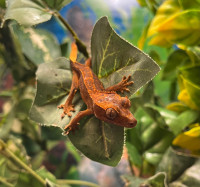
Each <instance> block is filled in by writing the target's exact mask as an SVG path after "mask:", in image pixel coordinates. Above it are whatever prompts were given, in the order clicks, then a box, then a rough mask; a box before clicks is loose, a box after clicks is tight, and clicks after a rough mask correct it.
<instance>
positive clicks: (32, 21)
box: [0, 0, 200, 187]
mask: <svg viewBox="0 0 200 187" xmlns="http://www.w3.org/2000/svg"><path fill="white" fill-rule="evenodd" d="M69 2H70V1H69V0H59V1H51V0H34V1H29V0H23V1H22V0H15V1H12V0H9V1H8V4H7V8H6V11H4V9H3V8H4V6H5V5H4V3H2V4H1V7H2V9H1V17H3V15H4V13H5V12H6V13H5V16H4V19H5V20H8V19H9V20H10V21H9V22H8V21H6V22H5V23H4V26H3V28H2V29H1V30H0V41H1V43H0V51H1V53H0V66H1V70H0V76H1V77H3V76H5V73H4V72H5V71H7V72H8V68H9V71H10V72H11V73H12V76H13V78H14V80H15V85H14V86H13V87H12V88H11V89H10V90H6V91H1V92H0V95H1V97H4V98H6V99H7V102H6V104H4V112H3V113H2V114H1V116H0V117H1V122H0V139H1V142H0V176H1V177H0V186H13V184H14V185H17V186H26V185H28V184H30V183H32V185H33V186H45V185H48V186H69V185H72V184H77V185H81V184H82V185H84V184H85V185H88V186H96V185H95V184H91V183H85V182H83V181H77V180H73V179H74V178H75V176H76V175H77V170H76V169H75V170H74V169H73V168H74V167H73V165H72V166H70V167H69V170H67V171H66V170H65V168H64V169H63V168H62V167H61V165H62V164H63V163H65V162H66V160H61V164H60V165H59V163H60V162H56V163H54V164H55V166H56V167H57V169H56V170H57V171H60V173H59V172H57V174H56V173H54V175H52V174H51V173H50V172H48V171H47V170H46V169H44V168H40V166H41V161H42V160H44V158H45V159H51V158H50V156H51V155H50V156H49V154H50V150H52V149H53V148H54V147H56V146H63V147H64V153H63V154H66V155H73V158H74V160H75V161H76V162H79V161H80V156H79V155H78V154H77V152H76V151H75V150H74V149H73V148H71V146H70V142H69V141H67V140H66V137H64V136H62V135H61V133H62V128H63V127H64V125H66V124H67V123H68V121H69V120H70V119H69V118H65V119H64V120H61V119H60V114H61V112H62V111H59V110H58V109H57V106H58V105H59V104H60V103H63V102H64V100H65V99H66V97H67V93H68V91H69V88H70V84H71V71H70V66H69V65H70V64H69V61H68V59H67V58H64V57H61V56H65V55H66V53H67V51H66V50H65V49H66V47H67V46H68V43H64V44H62V45H61V46H60V45H59V44H58V43H57V41H56V40H55V38H54V37H53V35H52V34H51V33H50V32H48V31H44V30H42V29H37V28H35V27H32V26H33V25H36V24H39V23H41V22H44V21H47V20H49V19H50V18H51V17H52V16H54V17H56V18H57V20H58V21H59V22H60V23H61V24H63V25H64V27H65V28H66V29H67V30H68V31H69V32H70V33H71V34H72V36H73V38H74V40H75V41H76V43H77V45H78V48H79V52H80V53H82V54H83V58H87V57H88V52H87V49H86V47H85V45H84V44H83V42H82V41H81V40H80V39H79V38H78V36H77V34H76V33H75V32H74V31H73V29H71V27H70V26H69V24H68V23H67V22H66V21H65V20H64V19H63V18H62V17H61V16H60V14H59V13H58V10H60V9H61V8H62V7H63V6H64V5H66V4H67V3H69ZM138 2H139V3H140V5H141V6H144V7H143V8H140V9H137V10H136V9H134V12H133V17H132V19H133V22H134V24H133V26H134V25H135V23H137V21H138V20H139V21H138V22H140V23H141V24H138V25H136V26H135V27H133V28H132V29H131V30H128V31H125V32H124V33H122V36H124V37H125V38H126V39H127V40H129V41H130V42H131V43H133V44H134V45H138V46H139V47H140V48H143V50H144V51H145V52H147V53H149V55H150V56H151V57H152V58H153V59H154V60H155V61H156V62H157V63H158V64H159V65H160V66H161V68H162V71H161V73H159V75H158V76H156V78H155V79H154V80H153V81H150V82H149V83H148V84H147V85H146V86H145V87H144V88H143V89H141V90H139V88H141V87H142V86H144V85H145V84H146V83H147V82H148V81H149V80H151V79H152V78H153V77H154V76H155V74H156V73H157V72H158V71H159V68H158V66H157V65H156V64H155V63H154V61H153V60H152V59H151V58H149V57H148V56H147V55H145V54H144V53H142V52H141V51H140V50H138V49H137V48H135V47H133V46H132V45H130V44H129V43H127V42H126V41H125V40H123V39H122V38H121V37H119V36H118V35H117V34H116V33H115V32H114V30H113V29H112V27H111V26H110V25H109V23H108V20H107V18H105V17H103V18H101V19H100V20H99V21H98V22H97V24H96V25H95V27H94V30H93V35H92V39H91V56H92V63H93V64H92V67H93V71H94V72H95V73H96V74H97V75H98V76H99V78H101V81H102V82H103V83H104V85H105V86H109V85H112V84H113V83H115V82H118V80H120V79H121V77H122V76H124V75H129V74H131V75H133V80H134V84H133V86H132V87H131V88H130V89H131V92H130V94H129V97H130V99H131V102H132V108H131V110H132V112H133V113H134V115H135V117H136V119H137V120H138V125H137V126H136V127H135V128H133V129H126V130H125V134H126V143H125V145H126V149H127V151H128V158H129V163H130V166H131V167H130V168H131V169H132V174H133V175H132V176H123V178H124V180H125V182H126V184H127V186H153V187H154V186H155V187H157V186H165V187H166V186H171V187H173V186H184V185H186V186H199V184H200V181H199V179H198V178H196V177H195V176H198V173H199V169H198V168H199V159H198V158H197V157H199V153H200V147H199V145H200V112H199V110H200V109H199V106H200V105H199V104H200V103H199V97H200V80H199V74H200V53H199V51H200V50H199V41H200V40H199V37H200V34H199V25H200V24H199V20H200V19H199V10H200V2H199V0H194V1H189V0H166V1H162V0H153V1H152V0H151V1H150V0H138ZM135 12H139V13H135ZM143 13H145V14H143ZM143 15H147V17H148V23H147V25H145V24H144V23H145V22H144V21H143V20H144V19H146V17H145V16H143ZM14 20H16V21H14ZM102 28H103V29H102ZM133 30H134V33H137V35H136V37H135V38H134V39H132V38H129V36H130V33H132V32H133ZM141 30H142V31H143V32H142V35H141V36H139V34H138V33H140V32H141ZM110 41H112V42H110ZM109 42H110V43H109ZM148 44H151V45H148ZM155 45H157V46H155ZM158 46H161V47H162V48H161V47H158ZM127 51H129V52H127ZM36 54H37V55H36ZM99 54H100V55H99ZM121 58H123V60H122V59H121ZM124 59H125V60H124ZM135 59H137V60H136V61H135ZM138 59H140V60H138ZM121 61H122V62H123V63H121ZM108 62H109V63H108ZM35 72H36V79H37V91H36V97H35V100H34V95H35ZM119 72H121V73H120V74H119ZM141 72H142V73H141ZM178 86H179V87H178ZM44 88H45V89H44ZM138 90H139V91H138ZM33 100H34V103H33V105H32V101H33ZM76 103H77V104H76V111H77V112H78V111H79V110H81V109H83V108H84V107H85V106H84V104H83V102H82V100H81V98H80V96H77V98H76ZM30 108H31V111H30V117H31V119H34V120H35V121H36V122H37V123H36V122H33V121H32V120H30V118H29V112H28V111H29V110H30ZM38 123H41V124H45V125H48V127H44V126H42V127H41V126H39V125H38ZM53 126H57V127H60V128H55V127H53ZM111 130H112V133H111ZM113 132H114V133H113ZM89 134H95V137H92V136H89ZM88 137H89V138H88ZM95 138H96V139H95ZM69 139H70V140H71V142H72V143H73V144H74V145H75V146H76V147H77V148H78V149H79V150H80V151H81V152H83V153H84V154H85V155H86V156H88V157H89V158H91V159H93V160H95V161H98V162H101V163H104V164H107V165H111V166H115V165H116V164H117V163H118V162H119V160H120V158H121V155H122V149H123V145H124V128H121V127H117V126H114V125H109V124H104V123H103V122H101V121H100V120H97V119H95V118H85V119H84V120H82V121H81V126H80V130H79V131H77V132H76V134H75V136H74V135H73V134H70V135H69ZM2 140H3V141H2ZM80 141H81V143H82V144H81V143H80ZM21 142H22V144H21ZM58 142H59V143H58ZM65 142H66V143H65ZM91 142H96V145H98V146H94V144H91ZM116 142H117V143H116ZM86 147H87V148H86ZM27 154H28V155H29V156H31V159H27ZM31 165H32V166H31ZM61 173H62V174H63V173H64V178H67V179H68V180H63V181H61V180H58V179H56V178H60V176H61ZM191 173H192V174H191ZM70 176H74V178H73V177H72V178H71V179H72V180H70V178H69V177H70ZM32 181H35V183H33V182H32ZM1 184H2V185H1Z"/></svg>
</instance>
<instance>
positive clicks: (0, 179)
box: [0, 177, 14, 187]
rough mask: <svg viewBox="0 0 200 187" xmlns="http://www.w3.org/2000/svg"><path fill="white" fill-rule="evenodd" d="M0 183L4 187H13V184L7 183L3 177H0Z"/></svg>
mask: <svg viewBox="0 0 200 187" xmlns="http://www.w3.org/2000/svg"><path fill="white" fill-rule="evenodd" d="M0 182H1V183H3V184H4V185H5V186H8V187H14V185H13V184H11V183H9V182H7V181H6V180H5V179H4V178H3V177H0Z"/></svg>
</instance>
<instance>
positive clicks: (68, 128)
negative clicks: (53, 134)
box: [63, 123, 80, 135]
mask: <svg viewBox="0 0 200 187" xmlns="http://www.w3.org/2000/svg"><path fill="white" fill-rule="evenodd" d="M79 125H80V123H76V124H73V125H70V124H69V125H66V126H65V128H64V130H65V132H64V133H63V134H64V135H68V134H69V132H70V131H72V132H74V131H76V130H78V129H79V127H78V126H79Z"/></svg>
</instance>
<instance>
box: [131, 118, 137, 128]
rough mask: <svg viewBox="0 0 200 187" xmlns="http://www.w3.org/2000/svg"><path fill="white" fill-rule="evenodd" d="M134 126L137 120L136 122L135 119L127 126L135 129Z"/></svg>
mask: <svg viewBox="0 0 200 187" xmlns="http://www.w3.org/2000/svg"><path fill="white" fill-rule="evenodd" d="M136 125H137V120H136V119H134V120H132V121H131V122H130V123H129V126H130V127H135V126H136Z"/></svg>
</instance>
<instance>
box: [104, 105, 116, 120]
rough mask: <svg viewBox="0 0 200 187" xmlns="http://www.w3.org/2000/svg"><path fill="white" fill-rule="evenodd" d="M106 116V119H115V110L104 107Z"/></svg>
mask: <svg viewBox="0 0 200 187" xmlns="http://www.w3.org/2000/svg"><path fill="white" fill-rule="evenodd" d="M106 117H107V118H108V119H115V118H116V117H117V111H116V110H115V109H113V108H107V109H106Z"/></svg>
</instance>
